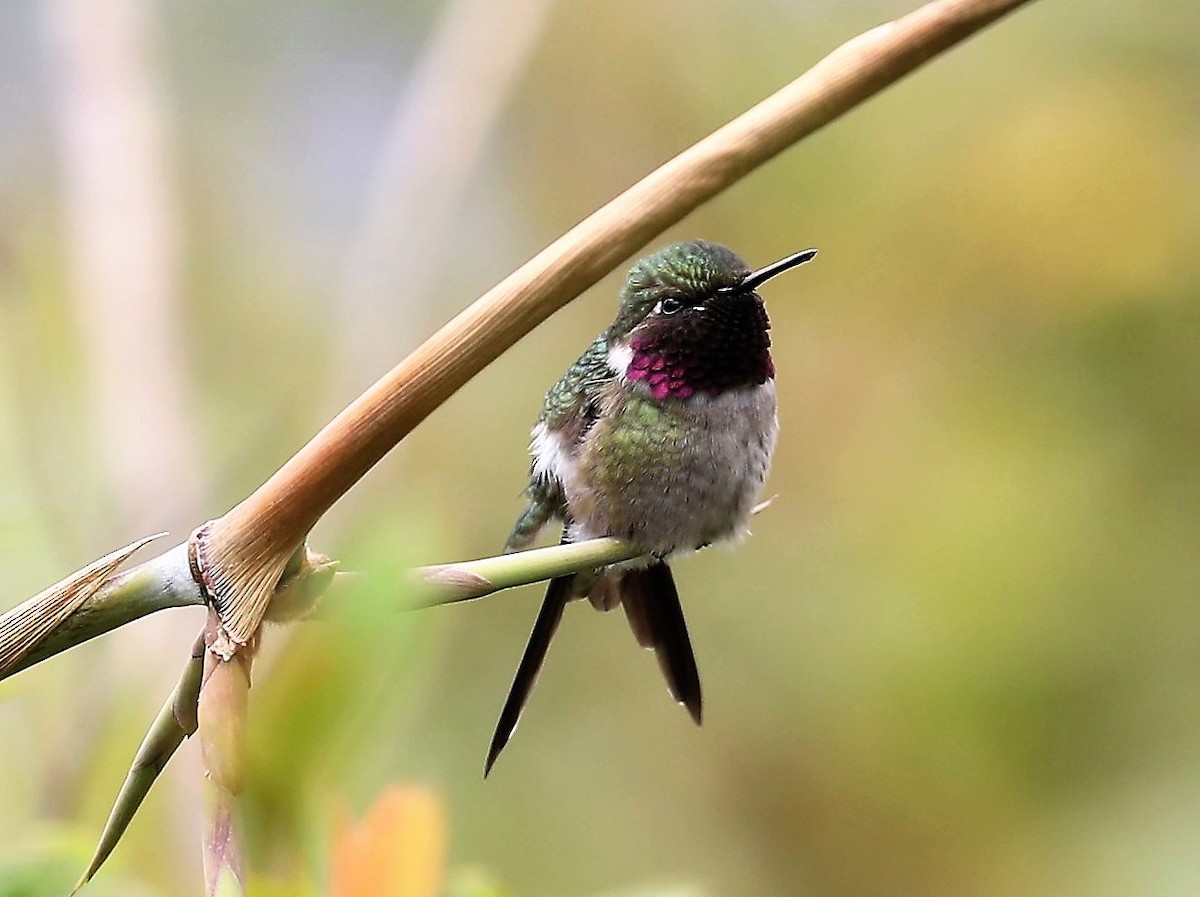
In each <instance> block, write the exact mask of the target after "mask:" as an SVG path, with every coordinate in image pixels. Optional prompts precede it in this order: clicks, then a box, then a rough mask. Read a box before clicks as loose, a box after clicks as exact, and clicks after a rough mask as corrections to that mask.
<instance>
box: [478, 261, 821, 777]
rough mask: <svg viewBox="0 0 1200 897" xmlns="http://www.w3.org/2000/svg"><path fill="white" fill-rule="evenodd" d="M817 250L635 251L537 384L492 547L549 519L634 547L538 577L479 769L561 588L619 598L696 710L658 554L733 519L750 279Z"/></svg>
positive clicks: (749, 482)
mask: <svg viewBox="0 0 1200 897" xmlns="http://www.w3.org/2000/svg"><path fill="white" fill-rule="evenodd" d="M816 254H817V251H816V250H815V249H806V250H804V251H803V252H798V253H795V254H794V255H789V256H788V257H787V258H784V259H781V260H780V261H778V262H775V263H774V264H771V265H768V266H766V267H765V268H760V269H759V270H757V271H751V270H750V268H749V266H747V265H746V263H745V262H744V261H742V259H741V257H740V256H738V255H737V254H736V253H735V252H733V250H731V249H729V248H728V247H725V246H722V245H719V244H717V243H709V242H706V241H703V240H693V241H690V242H686V243H677V244H675V245H672V246H667V247H666V248H664V249H661V250H659V251H658V252H656V253H654V254H653V255H650V256H647V257H646V258H643V259H641V260H640V261H638V262H637V263H636V264H634V266H633V267H632V268H631V269H630V271H629V274H628V276H627V278H626V281H625V285H624V287H623V288H622V290H621V302H620V308H619V310H618V312H617V316H616V319H615V320H614V321H613V322H612V324H611V325H610V326H609V327H608V329H607V330H605V331H604V332H603V333H601V334H600V336H598V337H597V338H596V339H595V340H594V341H593V342H592V344H591V345H590V346H588V348H587V350H586V351H584V353H583V354H582V355H581V356H580V357H579V360H578V361H576V362H575V363H574V364H573V365H571V367H570V368H569V369H568V370H567V372H566V373H565V374H564V375H563V377H562V379H561V380H559V381H558V383H556V384H555V385H554V386H553V387H552V388H551V389H550V391H549V392H548V393H547V394H546V399H545V402H544V405H543V407H542V412H541V415H540V416H539V417H538V419H537V423H536V424H535V425H534V427H533V433H532V441H531V443H530V446H529V451H530V454H531V455H532V457H533V460H532V463H531V465H530V475H529V485H528V487H527V488H526V490H525V496H526V497H527V499H528V506H527V507H526V508H525V510H524V511H523V512H522V514H521V515H520V517H518V519H517V522H516V524H515V526H514V527H513V530H512V534H511V535H510V536H509V537H508V542H507V544H506V550H509V551H512V550H516V549H520V548H524V547H526V546H527V545H528V544H529V543H530V542H532V541H533V539H534V538H535V536H536V535H537V534H538V532H539V531H540V530H541V529H542V528H543V527H544V526H546V525H547V524H549V523H550V522H551V521H555V520H556V521H559V522H561V524H562V527H563V530H562V542H564V543H565V542H578V541H583V540H585V539H592V538H598V537H602V536H614V537H616V538H619V539H624V540H626V541H628V542H630V543H632V544H633V545H635V546H637V547H639V548H641V549H643V552H644V554H643V556H642V557H641V558H639V559H637V560H634V561H627V562H624V563H622V564H615V565H612V566H610V567H605V568H603V569H601V570H597V571H592V572H590V573H573V574H570V575H567V576H560V577H557V578H556V579H552V580H551V581H550V584H549V586H548V587H547V589H546V596H545V598H544V599H543V601H542V606H541V610H540V611H539V612H538V616H537V620H536V622H535V623H534V626H533V631H532V633H531V634H530V636H529V642H528V644H527V645H526V646H525V653H524V655H523V656H522V658H521V662H520V665H519V666H518V667H517V672H516V676H515V677H514V679H513V683H512V687H511V688H510V690H509V693H508V698H507V700H506V701H505V703H504V708H503V710H502V711H501V713H500V719H499V721H498V722H497V724H496V731H495V734H494V735H493V737H492V742H491V746H490V748H489V750H488V755H487V761H486V763H485V766H484V773H483V774H484V777H486V776H487V775H488V773H489V772H491V769H492V765H493V764H494V763H495V762H496V758H497V757H498V756H499V754H500V752H501V751H502V750H503V749H504V746H505V745H506V744H507V743H508V740H509V738H510V736H511V735H512V733H513V731H514V730H515V728H516V725H517V721H518V719H519V718H520V715H521V711H522V709H523V708H524V706H525V703H526V701H527V700H528V698H529V694H530V692H531V691H532V689H533V686H534V683H535V682H536V681H537V676H538V672H539V671H540V670H541V667H542V663H543V661H544V660H545V657H546V652H547V649H548V648H549V647H550V641H551V639H552V638H553V636H554V633H555V631H556V630H557V628H558V624H559V621H560V620H561V619H562V614H563V609H564V608H565V607H566V605H567V603H568V602H569V601H571V600H573V599H577V598H580V599H581V598H587V599H588V600H589V601H590V602H591V603H592V605H593V606H594V607H596V608H597V609H598V610H602V611H610V610H613V609H614V608H616V607H617V606H618V605H620V606H621V607H623V608H624V610H625V614H626V617H627V618H628V621H629V625H630V627H631V629H632V630H633V634H634V637H635V638H636V639H637V641H638V643H639V644H641V645H642V646H643V647H645V648H650V649H653V650H654V652H655V655H656V657H657V659H658V662H659V666H660V667H661V668H662V672H663V675H664V677H665V678H666V681H667V687H668V689H669V691H670V693H671V695H672V696H673V697H674V699H675V700H676V701H678V702H679V703H680V704H682V705H684V707H686V708H687V710H688V713H689V714H691V717H692V719H694V720H695V722H696V724H697V725H699V724H700V720H701V710H702V700H701V694H700V675H699V673H698V672H697V669H696V660H695V656H694V655H693V652H692V644H691V639H690V638H689V637H688V631H687V624H686V623H685V621H684V617H683V610H682V608H681V607H680V603H679V593H678V591H677V590H676V588H675V581H674V579H673V578H672V576H671V570H670V567H668V566H667V560H668V559H669V558H671V557H674V556H676V555H679V554H681V553H686V552H691V551H695V550H697V549H700V548H703V547H705V546H707V545H710V544H712V543H716V542H723V541H729V540H734V539H737V538H738V537H740V536H742V535H744V534H745V532H746V525H747V522H748V520H749V517H750V513H751V510H752V508H753V507H754V502H755V499H756V497H757V495H758V492H759V490H760V489H761V487H762V484H763V481H764V480H765V479H766V476H767V470H768V468H769V467H770V463H771V456H772V454H773V452H774V450H775V438H776V434H777V432H778V421H777V418H776V410H775V380H774V378H775V366H774V363H773V361H772V360H771V352H770V346H771V340H770V336H769V334H768V330H769V329H770V323H769V321H768V318H767V312H766V308H765V306H764V304H763V300H762V298H761V297H760V296H759V294H758V287H760V286H761V285H762V284H764V283H765V282H766V281H768V280H770V279H771V278H772V277H774V276H776V275H777V274H781V273H782V272H784V271H787V270H789V269H790V268H794V267H796V266H797V265H802V264H804V263H805V262H808V261H811V260H812V258H813V257H814V256H815V255H816Z"/></svg>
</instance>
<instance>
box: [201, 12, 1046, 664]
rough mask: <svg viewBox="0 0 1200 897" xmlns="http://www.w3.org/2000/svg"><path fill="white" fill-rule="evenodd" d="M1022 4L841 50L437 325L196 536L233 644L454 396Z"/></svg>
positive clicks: (887, 28)
mask: <svg viewBox="0 0 1200 897" xmlns="http://www.w3.org/2000/svg"><path fill="white" fill-rule="evenodd" d="M1025 2H1028V0H935V2H933V3H929V4H927V5H925V6H923V7H921V8H920V9H918V10H917V11H915V12H913V13H911V14H910V15H907V16H904V17H903V18H901V19H898V20H896V21H894V22H891V23H888V24H886V25H881V26H879V27H877V28H874V29H872V30H871V31H868V32H866V33H865V34H862V35H860V36H858V37H856V38H854V39H852V40H851V41H849V42H847V43H846V44H844V45H842V46H841V47H839V48H838V49H837V50H835V51H834V52H833V53H831V54H830V55H829V56H827V57H826V58H825V59H823V60H822V61H821V62H819V63H817V65H815V66H814V67H813V68H811V69H810V70H809V71H807V72H806V73H805V74H803V75H801V76H800V77H799V78H797V79H796V80H795V81H793V82H792V83H791V84H789V85H787V86H786V87H784V88H783V89H782V90H780V91H779V92H777V93H776V94H774V95H773V96H771V97H768V98H767V99H766V100H764V101H763V102H761V103H759V104H758V105H757V106H755V107H754V108H752V109H750V110H749V111H747V112H746V113H744V114H743V115H740V116H739V117H738V118H736V119H734V120H733V121H732V122H730V123H729V124H727V125H725V126H724V127H722V128H720V129H719V130H717V131H716V132H714V133H713V134H711V135H709V136H708V137H706V138H705V139H703V140H701V141H700V142H699V143H697V144H695V145H694V146H692V147H691V148H690V149H688V150H685V151H684V152H683V153H681V154H680V155H679V156H677V157H675V158H674V159H672V160H671V161H670V162H668V163H666V164H665V165H663V166H662V167H661V168H659V169H658V170H656V171H654V172H652V173H651V174H650V175H648V176H647V177H646V178H644V179H643V180H642V181H640V182H639V183H637V184H635V185H634V186H633V187H631V188H630V189H629V190H627V191H625V193H623V194H621V195H620V196H618V197H617V198H616V199H614V200H612V201H611V202H609V203H608V204H607V205H605V206H604V207H603V208H601V209H599V210H598V211H596V212H595V213H593V214H592V215H591V216H589V217H588V218H586V219H585V220H584V221H582V222H581V223H580V224H578V225H576V226H575V227H574V228H572V229H571V230H570V231H569V232H567V233H566V234H565V235H563V236H562V237H560V238H559V239H558V240H556V241H555V242H554V243H552V244H551V245H550V246H549V247H547V248H546V249H544V250H543V251H542V252H541V253H539V254H538V255H537V256H535V257H534V258H533V259H531V260H530V261H529V262H527V263H526V264H525V265H523V266H522V267H521V268H519V269H518V270H517V271H516V272H514V273H513V274H511V275H510V276H509V277H507V278H506V279H505V280H503V281H502V282H501V283H499V284H498V285H496V286H495V287H493V288H492V289H491V290H489V291H488V292H487V293H485V294H484V295H483V296H482V297H481V298H480V299H478V300H477V301H476V302H475V303H474V304H472V305H471V306H470V307H468V308H467V309H466V310H464V311H463V312H462V313H460V314H459V315H458V316H457V317H455V318H454V319H453V320H452V321H450V322H449V323H448V324H446V325H445V326H444V327H442V329H441V330H439V331H438V332H437V333H436V334H434V335H433V336H432V337H431V338H430V339H428V340H427V341H426V342H425V343H424V344H423V345H422V346H421V347H420V348H418V349H417V350H416V351H415V352H413V353H412V354H411V355H410V356H409V357H408V358H406V359H405V360H404V361H402V362H401V363H400V364H399V365H397V366H396V367H395V368H393V369H392V370H391V371H390V372H389V373H388V374H386V375H385V376H384V377H383V378H382V379H381V380H379V382H377V383H376V384H375V385H374V386H372V387H371V388H370V389H369V390H367V392H365V393H364V394H363V395H362V396H360V397H359V398H358V399H357V400H356V401H355V402H354V403H353V404H351V405H350V406H349V407H348V408H346V410H344V411H343V412H342V413H341V414H339V415H338V416H337V417H336V418H335V419H334V420H333V421H332V422H330V423H329V424H328V425H327V426H326V427H325V428H324V429H323V430H321V432H320V433H318V434H317V435H316V436H315V437H313V439H312V440H311V441H310V442H309V443H308V444H307V445H306V446H304V448H302V449H301V450H300V451H299V452H298V453H297V454H296V455H294V456H293V457H292V458H291V459H290V460H289V461H288V462H287V463H286V464H284V465H283V467H282V468H280V469H279V470H278V471H277V472H276V473H275V474H274V475H273V476H272V477H271V478H270V479H269V480H267V482H266V483H264V484H263V485H262V486H261V487H260V488H259V489H258V490H256V491H255V492H254V493H253V494H252V495H251V496H249V497H248V498H247V499H245V500H244V501H242V502H241V503H240V504H238V505H237V506H236V507H234V508H233V509H232V510H230V511H229V512H228V513H227V514H226V515H225V516H224V517H221V518H220V519H218V520H215V521H212V522H211V523H210V524H208V525H207V526H206V527H205V528H203V529H202V530H201V531H199V532H198V534H197V535H198V538H197V539H196V549H197V554H198V556H199V557H200V559H201V561H202V564H203V567H204V571H205V575H206V577H207V586H208V588H209V589H210V592H211V598H212V600H213V602H214V604H215V606H216V607H217V609H218V611H219V613H220V616H221V621H222V624H223V627H224V629H225V633H226V634H227V636H228V637H229V639H230V640H231V641H232V643H234V644H237V645H240V644H246V643H247V642H248V641H249V640H250V639H251V638H253V636H254V634H255V633H256V632H257V631H258V628H259V626H260V624H261V623H262V620H263V616H264V614H265V612H266V609H267V605H268V604H269V603H270V601H271V595H272V593H273V591H274V588H275V584H276V583H277V582H278V580H279V577H280V575H281V574H282V572H283V570H284V568H285V566H286V564H287V559H288V557H289V556H290V555H291V554H292V552H293V551H294V550H295V548H296V546H298V545H299V544H300V543H301V542H302V541H303V539H304V538H305V536H306V535H307V533H308V532H309V530H310V529H311V528H312V526H313V525H314V524H315V523H316V522H317V520H319V519H320V517H321V516H322V515H323V514H324V513H325V512H326V511H327V510H328V509H329V507H330V506H331V505H332V504H333V503H334V502H335V501H337V499H338V498H340V497H341V496H342V495H343V494H344V493H345V492H346V491H347V490H348V489H350V487H351V486H353V485H354V484H355V483H356V482H357V481H358V480H359V479H360V478H361V477H362V476H363V475H364V474H365V473H366V472H367V471H368V470H369V469H370V468H371V467H372V466H374V465H375V464H376V463H377V462H378V461H379V460H380V459H381V458H382V457H383V456H384V455H385V454H386V453H387V452H388V451H389V450H391V448H392V447H393V446H395V445H396V444H397V443H398V442H399V441H400V440H401V439H403V438H404V436H406V435H407V434H408V433H409V432H410V431H411V430H412V429H413V428H414V427H415V426H416V425H417V424H418V423H420V422H421V421H422V420H423V419H424V418H425V417H426V416H427V415H428V414H429V413H430V412H432V411H433V410H434V409H435V408H437V407H438V406H439V405H440V404H441V403H442V402H444V401H445V400H446V399H447V398H449V397H450V396H451V395H452V394H453V393H454V392H455V391H456V390H457V389H458V388H459V387H461V386H462V385H463V384H464V383H466V382H467V381H468V380H469V379H470V378H471V377H473V376H474V375H475V374H477V373H478V372H479V371H481V370H482V369H483V368H484V367H485V366H486V365H487V364H489V363H490V362H492V361H493V360H495V359H496V358H497V357H498V356H499V355H500V354H501V353H502V352H504V351H505V350H506V349H507V348H508V347H510V346H511V345H513V343H515V342H516V341H517V340H518V339H520V338H521V337H522V336H524V335H525V334H526V333H528V332H529V331H530V330H532V329H533V328H534V327H535V326H537V325H538V324H539V323H541V322H542V321H543V320H545V319H546V318H547V317H548V316H549V315H550V314H551V313H553V312H554V311H556V310H557V309H559V308H560V307H562V306H563V305H565V304H566V303H567V302H569V301H570V300H571V299H572V298H574V297H575V296H577V295H579V294H580V293H581V292H583V291H584V290H586V289H587V288H588V287H590V286H591V285H592V284H594V283H596V281H598V280H599V279H600V278H601V277H603V276H604V275H606V274H608V273H609V272H610V271H612V270H613V269H614V268H615V267H616V266H617V265H618V264H620V263H621V262H622V261H623V260H624V259H626V258H628V257H629V256H630V255H632V254H633V253H634V252H636V251H637V250H638V249H640V248H641V247H642V246H644V245H645V244H646V243H647V242H648V241H649V240H651V239H653V238H654V237H655V236H656V235H657V234H660V233H661V232H662V231H663V230H665V229H666V228H667V227H669V226H671V225H672V224H675V223H676V222H678V221H679V220H681V219H682V218H683V217H684V216H686V215H687V214H689V213H690V212H692V211H693V210H695V209H696V208H697V207H698V206H700V205H701V204H702V203H704V202H705V201H707V200H709V199H711V198H712V197H713V196H716V195H717V194H718V193H720V192H721V191H722V190H724V189H726V188H727V187H729V186H730V185H731V184H733V183H735V182H736V181H737V180H739V179H740V178H742V177H743V176H745V175H746V174H748V173H749V172H750V171H752V170H753V169H754V168H756V167H757V166H759V165H761V164H763V163H764V162H766V161H767V160H769V159H771V158H772V157H774V156H775V155H777V154H778V153H780V152H781V151H783V150H784V149H786V148H787V147H789V146H791V145H792V144H794V143H796V142H797V141H798V140H800V139H801V138H803V137H805V136H807V135H808V134H811V133H812V132H814V131H816V130H817V129H818V128H821V127H823V126H824V125H826V124H828V123H829V122H831V121H833V120H834V119H835V118H837V117H838V116H840V115H841V114H842V113H843V112H846V111H847V110H849V109H851V108H853V107H854V106H856V105H858V104H859V103H861V102H863V101H864V100H866V99H867V98H869V97H871V96H872V95H874V94H875V93H878V92H879V91H880V90H882V89H883V88H885V87H887V86H888V85H890V84H892V83H894V82H895V81H897V80H899V79H900V78H901V77H903V76H904V75H906V74H908V73H909V72H911V71H912V70H913V69H915V68H917V67H918V66H919V65H921V64H922V63H924V62H926V61H927V60H929V59H930V58H932V57H934V56H936V55H937V54H938V53H941V52H942V51H944V50H946V49H948V48H949V47H951V46H953V45H954V44H956V43H958V42H959V41H962V40H963V39H965V38H967V37H969V36H970V35H972V34H974V33H975V32H976V31H978V30H980V29H981V28H983V27H985V26H986V25H988V24H990V23H991V22H993V21H995V20H996V19H998V18H1000V17H1001V16H1003V15H1004V14H1006V13H1008V12H1010V11H1012V10H1014V9H1016V8H1017V7H1019V6H1021V5H1023V4H1024V3H1025Z"/></svg>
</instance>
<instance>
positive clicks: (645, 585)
mask: <svg viewBox="0 0 1200 897" xmlns="http://www.w3.org/2000/svg"><path fill="white" fill-rule="evenodd" d="M619 590H620V593H621V603H622V605H623V606H624V608H625V616H626V618H627V619H628V620H629V628H630V629H632V630H633V635H634V638H636V639H637V641H638V644H639V645H641V646H642V647H644V648H653V649H654V654H655V657H656V658H657V659H658V665H659V667H660V668H661V669H662V672H663V676H664V677H665V678H666V680H667V688H668V689H670V691H671V696H672V697H673V698H675V700H676V701H678V702H679V703H680V704H682V705H683V706H684V707H686V708H687V711H688V713H690V714H691V716H692V719H694V720H695V721H696V725H700V720H701V717H702V711H703V697H702V695H701V693H700V672H699V670H697V669H696V656H695V654H694V653H693V651H692V641H691V639H690V638H689V637H688V631H687V623H686V621H685V620H684V618H683V608H682V607H681V606H680V604H679V592H678V590H677V589H676V588H675V580H674V578H673V577H672V576H671V568H670V567H668V566H667V565H666V564H665V563H663V562H662V561H659V562H658V563H655V564H652V565H650V566H649V567H647V568H645V569H643V570H629V571H626V572H624V573H622V574H621V580H620V586H619Z"/></svg>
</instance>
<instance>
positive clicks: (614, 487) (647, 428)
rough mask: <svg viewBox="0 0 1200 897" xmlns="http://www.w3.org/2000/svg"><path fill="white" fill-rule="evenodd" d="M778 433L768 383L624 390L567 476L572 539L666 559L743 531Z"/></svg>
mask: <svg viewBox="0 0 1200 897" xmlns="http://www.w3.org/2000/svg"><path fill="white" fill-rule="evenodd" d="M777 429H778V425H777V423H776V417H775V385H774V383H773V382H772V381H767V382H766V383H765V384H762V385H761V386H752V387H747V388H744V389H737V390H731V391H729V392H726V393H723V394H721V395H719V396H716V397H713V396H708V395H697V396H693V397H692V398H690V399H686V400H666V401H663V402H655V401H653V400H651V399H648V398H645V397H642V396H639V395H630V394H628V393H622V394H621V395H618V396H615V397H614V398H613V400H612V404H611V405H610V406H609V409H608V413H606V414H605V415H603V416H602V418H601V421H600V422H599V423H597V424H596V425H595V427H593V429H592V431H591V432H589V433H588V435H587V437H586V438H585V440H584V444H583V446H582V451H581V453H580V455H579V456H578V458H577V464H575V465H574V471H573V475H571V476H569V477H567V478H565V479H564V482H563V485H564V490H565V493H566V498H567V508H568V510H569V512H570V514H571V518H572V525H571V530H570V537H571V539H572V540H573V541H574V540H578V539H586V538H594V537H597V536H617V537H619V538H623V539H628V540H630V541H632V542H633V543H635V544H637V545H639V546H641V547H643V548H645V549H646V551H648V552H653V553H655V554H658V555H660V556H665V555H667V554H670V553H672V552H674V551H689V550H693V549H696V548H699V547H701V546H703V545H707V544H710V543H712V542H720V541H723V540H726V539H730V538H736V537H738V536H740V535H742V534H743V533H744V532H745V528H746V521H747V519H748V517H749V515H750V510H751V508H752V507H753V506H754V501H755V498H756V497H757V495H758V492H759V490H760V489H761V488H762V484H763V481H764V480H765V479H766V476H767V470H768V468H769V467H770V463H771V454H772V452H773V451H774V449H775V436H776V432H777Z"/></svg>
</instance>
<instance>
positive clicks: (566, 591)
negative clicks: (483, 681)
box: [483, 574, 575, 779]
mask: <svg viewBox="0 0 1200 897" xmlns="http://www.w3.org/2000/svg"><path fill="white" fill-rule="evenodd" d="M574 579H575V575H574V574H571V575H570V576H560V577H558V578H557V579H552V580H550V585H549V587H548V588H547V589H546V597H545V598H544V599H543V600H542V609H541V610H540V611H538V616H537V620H536V622H534V624H533V631H532V632H531V633H529V642H528V643H527V644H526V645H525V653H524V654H523V655H522V656H521V663H520V664H519V665H518V666H517V673H516V675H515V676H514V677H513V682H512V686H511V687H510V688H509V690H508V698H507V699H505V701H504V708H503V709H502V710H501V711H500V719H499V720H498V721H497V722H496V731H495V733H494V734H493V735H492V743H491V746H490V747H489V748H488V755H487V761H486V762H485V763H484V767H483V777H484V778H485V779H486V778H487V776H488V773H490V772H491V771H492V765H493V764H494V763H495V762H496V758H497V757H499V756H500V752H501V751H502V750H504V746H505V745H506V744H508V739H509V738H511V737H512V733H513V732H514V731H515V730H516V728H517V722H518V721H519V720H520V718H521V711H522V710H523V709H524V707H525V702H526V701H528V700H529V694H530V692H532V691H533V686H534V684H535V683H536V682H537V677H538V673H539V672H540V671H541V669H542V663H543V661H545V659H546V651H547V650H548V649H549V648H550V641H551V639H553V638H554V632H555V630H557V629H558V623H559V620H561V619H562V613H563V608H564V607H566V605H567V601H569V600H570V598H571V586H572V583H573V582H574Z"/></svg>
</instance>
